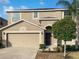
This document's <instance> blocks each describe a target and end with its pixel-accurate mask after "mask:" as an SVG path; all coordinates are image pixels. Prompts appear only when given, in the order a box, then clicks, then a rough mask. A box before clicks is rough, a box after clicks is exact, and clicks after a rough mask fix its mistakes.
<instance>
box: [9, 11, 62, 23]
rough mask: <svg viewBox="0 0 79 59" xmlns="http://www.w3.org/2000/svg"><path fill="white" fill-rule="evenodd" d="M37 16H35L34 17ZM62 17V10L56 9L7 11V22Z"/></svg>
mask: <svg viewBox="0 0 79 59" xmlns="http://www.w3.org/2000/svg"><path fill="white" fill-rule="evenodd" d="M34 17H37V18H34ZM50 18H51V19H54V18H56V19H62V18H64V11H61V10H57V11H49V10H48V11H21V12H20V11H19V12H18V11H17V12H15V11H13V12H8V24H11V23H13V22H16V21H18V20H21V19H24V20H33V21H35V20H36V21H38V20H40V19H41V20H43V19H50Z"/></svg>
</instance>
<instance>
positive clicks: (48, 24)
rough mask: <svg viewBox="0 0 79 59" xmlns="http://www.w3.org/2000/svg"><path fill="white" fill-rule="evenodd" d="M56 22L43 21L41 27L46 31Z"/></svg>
mask: <svg viewBox="0 0 79 59" xmlns="http://www.w3.org/2000/svg"><path fill="white" fill-rule="evenodd" d="M55 22H56V21H41V26H42V27H43V28H44V29H45V28H46V27H47V26H52V25H53V24H54V23H55Z"/></svg>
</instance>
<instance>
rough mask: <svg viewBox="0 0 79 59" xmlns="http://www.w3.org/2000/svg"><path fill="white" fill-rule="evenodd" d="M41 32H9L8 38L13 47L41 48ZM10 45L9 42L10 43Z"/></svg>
mask: <svg viewBox="0 0 79 59" xmlns="http://www.w3.org/2000/svg"><path fill="white" fill-rule="evenodd" d="M39 37H40V36H39V33H9V34H8V40H9V43H11V45H12V47H28V48H36V49H39V44H40V43H39ZM8 45H9V44H8Z"/></svg>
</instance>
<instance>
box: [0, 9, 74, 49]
mask: <svg viewBox="0 0 79 59" xmlns="http://www.w3.org/2000/svg"><path fill="white" fill-rule="evenodd" d="M7 14H8V25H7V26H5V27H3V28H1V29H0V30H1V31H2V39H3V40H5V44H6V45H5V46H6V47H9V46H12V47H29V48H36V49H39V46H40V44H46V46H51V47H52V48H53V47H56V46H57V39H55V38H54V37H53V34H52V33H51V32H49V31H46V30H47V29H48V28H51V26H52V25H53V24H54V23H55V22H56V21H58V20H61V19H62V18H64V15H66V12H65V9H54V8H39V9H21V10H13V11H7ZM71 43H73V42H71ZM71 43H70V44H71ZM73 44H74V43H73Z"/></svg>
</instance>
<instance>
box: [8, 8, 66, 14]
mask: <svg viewBox="0 0 79 59" xmlns="http://www.w3.org/2000/svg"><path fill="white" fill-rule="evenodd" d="M64 10H66V9H62V8H36V9H15V10H8V11H7V13H11V12H33V11H40V12H41V11H64Z"/></svg>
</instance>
